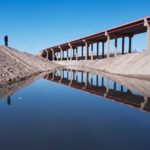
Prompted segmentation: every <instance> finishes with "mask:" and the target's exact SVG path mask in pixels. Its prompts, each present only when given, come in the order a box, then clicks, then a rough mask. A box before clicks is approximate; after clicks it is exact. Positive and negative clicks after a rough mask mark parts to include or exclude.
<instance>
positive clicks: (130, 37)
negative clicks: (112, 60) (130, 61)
mask: <svg viewBox="0 0 150 150" xmlns="http://www.w3.org/2000/svg"><path fill="white" fill-rule="evenodd" d="M131 43H132V36H129V53H131Z"/></svg>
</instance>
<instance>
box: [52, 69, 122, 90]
mask: <svg viewBox="0 0 150 150" xmlns="http://www.w3.org/2000/svg"><path fill="white" fill-rule="evenodd" d="M64 71H65V70H63V69H60V74H59V75H58V72H57V74H56V76H57V77H58V76H59V77H60V80H59V83H61V82H62V80H63V78H65V76H64ZM69 72H70V78H69ZM66 73H67V77H66V78H67V79H68V80H70V83H69V86H71V84H72V82H73V81H77V82H78V73H79V71H78V70H76V71H74V70H66ZM89 74H90V73H89V72H83V71H81V83H85V85H84V87H83V89H85V88H86V87H87V86H88V82H89ZM54 76H55V72H54V73H53V78H52V80H54ZM83 78H84V79H85V81H83ZM92 85H94V83H93V74H92V73H91V86H92ZM96 86H99V76H98V75H96ZM101 87H105V86H104V77H101ZM114 90H115V91H116V90H117V83H116V82H114ZM106 91H107V92H106V93H108V92H109V79H107V80H106ZM121 92H123V86H122V85H121Z"/></svg>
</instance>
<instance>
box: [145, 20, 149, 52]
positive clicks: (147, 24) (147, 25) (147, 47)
mask: <svg viewBox="0 0 150 150" xmlns="http://www.w3.org/2000/svg"><path fill="white" fill-rule="evenodd" d="M144 26H145V27H147V42H146V43H147V44H146V45H147V46H146V50H150V25H149V23H148V20H147V18H144Z"/></svg>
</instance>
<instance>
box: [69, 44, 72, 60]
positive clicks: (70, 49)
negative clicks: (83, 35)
mask: <svg viewBox="0 0 150 150" xmlns="http://www.w3.org/2000/svg"><path fill="white" fill-rule="evenodd" d="M69 47H70V60H72V45H71V44H70V43H69Z"/></svg>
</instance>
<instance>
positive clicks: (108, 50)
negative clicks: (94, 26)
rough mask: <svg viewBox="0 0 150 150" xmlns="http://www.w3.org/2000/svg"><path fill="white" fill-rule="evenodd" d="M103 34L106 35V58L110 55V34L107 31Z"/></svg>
mask: <svg viewBox="0 0 150 150" xmlns="http://www.w3.org/2000/svg"><path fill="white" fill-rule="evenodd" d="M105 35H106V36H107V58H109V56H110V36H109V35H108V33H107V31H106V32H105Z"/></svg>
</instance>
